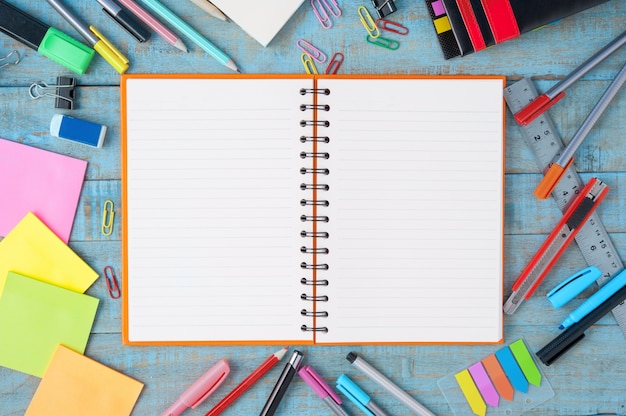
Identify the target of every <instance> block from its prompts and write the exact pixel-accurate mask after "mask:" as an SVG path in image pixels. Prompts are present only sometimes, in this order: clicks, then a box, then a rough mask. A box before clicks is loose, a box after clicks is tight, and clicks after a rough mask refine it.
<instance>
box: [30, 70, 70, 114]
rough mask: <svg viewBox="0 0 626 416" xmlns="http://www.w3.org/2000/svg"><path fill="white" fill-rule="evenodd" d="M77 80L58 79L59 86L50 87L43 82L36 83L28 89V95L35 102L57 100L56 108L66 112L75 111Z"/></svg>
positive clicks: (68, 78)
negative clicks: (49, 98)
mask: <svg viewBox="0 0 626 416" xmlns="http://www.w3.org/2000/svg"><path fill="white" fill-rule="evenodd" d="M75 88H76V79H74V78H70V77H57V85H48V84H47V83H45V82H43V81H39V82H34V83H32V84H31V85H30V87H29V88H28V95H29V96H30V98H32V99H33V100H38V99H40V98H42V97H52V98H55V103H54V106H55V108H61V109H65V110H73V109H74V98H75Z"/></svg>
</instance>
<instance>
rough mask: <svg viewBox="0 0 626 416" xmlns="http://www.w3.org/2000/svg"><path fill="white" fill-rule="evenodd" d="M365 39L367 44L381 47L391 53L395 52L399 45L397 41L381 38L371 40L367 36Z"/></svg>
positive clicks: (371, 38)
mask: <svg viewBox="0 0 626 416" xmlns="http://www.w3.org/2000/svg"><path fill="white" fill-rule="evenodd" d="M365 39H366V40H367V42H368V43H371V44H372V45H377V46H382V47H383V48H385V49H390V50H392V51H395V50H396V49H398V48H399V47H400V43H398V42H397V41H395V40H393V39H387V38H383V37H381V36H379V37H377V38H373V37H371V36H370V35H367V37H366V38H365Z"/></svg>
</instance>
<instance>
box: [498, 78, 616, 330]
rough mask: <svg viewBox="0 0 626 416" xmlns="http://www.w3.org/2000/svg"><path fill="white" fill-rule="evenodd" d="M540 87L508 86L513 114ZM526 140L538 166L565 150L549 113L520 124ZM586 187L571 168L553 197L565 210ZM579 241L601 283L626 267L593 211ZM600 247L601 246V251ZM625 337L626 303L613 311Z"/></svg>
mask: <svg viewBox="0 0 626 416" xmlns="http://www.w3.org/2000/svg"><path fill="white" fill-rule="evenodd" d="M537 95H538V94H537V90H536V89H535V86H534V84H533V83H532V81H530V79H528V78H522V79H521V80H520V81H517V82H515V83H513V84H511V85H509V86H508V87H506V88H505V89H504V99H505V100H506V103H507V106H508V107H509V110H510V111H511V113H512V114H515V113H517V112H518V111H519V110H520V109H522V108H523V107H524V106H525V105H526V104H527V103H529V102H531V101H533V100H534V99H535V97H537ZM520 130H521V132H522V139H523V140H524V142H525V143H526V145H527V146H528V147H529V149H530V150H531V151H532V153H533V156H534V157H535V161H536V162H537V166H538V167H539V169H540V170H541V171H544V170H545V169H546V168H547V167H548V165H549V164H550V162H551V161H552V160H554V157H555V156H556V155H557V154H558V152H560V151H561V150H562V149H563V141H562V140H561V136H560V135H559V132H558V130H557V129H556V128H555V127H554V123H553V122H552V119H551V118H550V117H549V115H548V113H544V114H541V115H540V116H539V117H537V119H536V120H534V121H533V122H531V123H530V124H528V125H526V126H524V125H520ZM583 186H584V183H583V181H582V179H581V177H580V175H579V174H578V172H576V170H575V169H573V168H572V167H570V168H569V169H568V173H567V174H566V175H564V177H563V179H561V180H560V181H559V183H558V184H557V186H556V188H555V190H554V191H553V192H552V197H553V198H554V200H555V201H556V203H557V206H558V208H559V209H560V210H561V211H565V210H566V209H567V207H568V205H569V202H570V200H571V199H572V198H573V197H574V196H575V195H576V194H577V193H578V192H579V190H580V189H581V188H582V187H583ZM575 240H576V243H577V244H578V248H579V249H580V251H581V254H582V256H583V258H584V259H585V261H586V262H587V264H588V265H594V266H596V267H598V268H599V269H600V271H601V272H602V276H603V277H602V278H601V279H600V280H598V283H600V284H601V283H602V282H604V281H606V280H608V279H609V278H610V277H611V276H615V275H616V274H617V273H620V272H621V271H622V270H623V269H624V264H623V263H622V260H621V258H620V254H619V253H618V252H617V250H616V249H615V246H614V245H613V241H611V238H610V237H609V234H608V232H607V231H606V229H605V228H604V225H603V224H602V220H601V219H600V217H599V215H598V213H595V212H594V213H593V214H591V216H590V217H589V219H588V220H587V223H586V224H585V225H584V226H583V228H582V229H581V230H580V231H579V232H578V234H577V235H576V238H575ZM597 248H600V250H598V249H597ZM613 316H614V317H615V320H616V321H617V323H618V325H619V326H620V329H621V330H622V333H623V334H624V336H626V305H619V304H618V306H617V307H616V308H615V310H613Z"/></svg>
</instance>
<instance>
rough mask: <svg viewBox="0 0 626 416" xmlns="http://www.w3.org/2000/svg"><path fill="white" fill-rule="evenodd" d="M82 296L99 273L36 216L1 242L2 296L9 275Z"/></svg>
mask: <svg viewBox="0 0 626 416" xmlns="http://www.w3.org/2000/svg"><path fill="white" fill-rule="evenodd" d="M10 271H11V272H16V273H19V274H21V275H24V276H28V277H32V278H33V279H37V280H41V281H43V282H46V283H51V284H53V285H57V286H60V287H64V288H66V289H69V290H73V291H74V292H79V293H83V292H84V291H85V290H87V289H88V288H89V286H91V285H92V283H93V282H95V280H96V279H97V278H98V273H96V271H95V270H93V269H92V268H91V267H89V265H88V264H87V263H85V262H84V261H83V260H82V259H81V258H80V257H78V255H77V254H76V253H74V251H72V249H71V248H70V247H69V246H67V245H66V244H65V243H64V242H63V241H62V240H61V239H60V238H59V237H57V236H56V234H54V233H53V232H52V231H51V230H50V229H49V228H48V227H47V226H46V225H45V224H44V223H43V222H41V220H40V219H39V218H37V217H36V216H35V215H34V214H33V213H28V214H26V216H25V217H24V218H23V219H22V220H21V221H20V222H19V224H17V225H16V226H15V227H14V228H13V229H12V230H11V232H9V234H7V236H6V237H5V238H4V239H3V240H2V241H0V293H2V288H3V287H4V282H5V279H6V276H7V273H8V272H10Z"/></svg>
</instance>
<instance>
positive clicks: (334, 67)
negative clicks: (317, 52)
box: [324, 52, 344, 75]
mask: <svg viewBox="0 0 626 416" xmlns="http://www.w3.org/2000/svg"><path fill="white" fill-rule="evenodd" d="M343 59H344V56H343V54H342V53H341V52H335V53H334V55H333V56H332V58H330V62H329V63H328V66H327V67H326V71H325V72H324V73H325V74H327V75H328V74H336V73H337V72H339V68H341V64H343Z"/></svg>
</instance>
